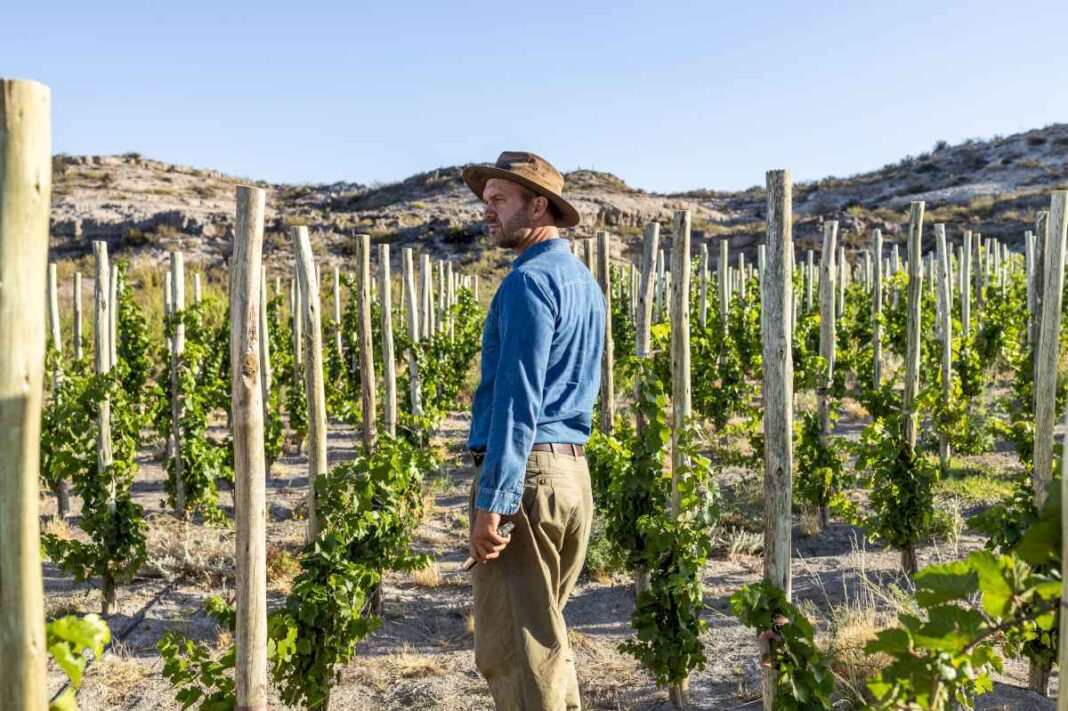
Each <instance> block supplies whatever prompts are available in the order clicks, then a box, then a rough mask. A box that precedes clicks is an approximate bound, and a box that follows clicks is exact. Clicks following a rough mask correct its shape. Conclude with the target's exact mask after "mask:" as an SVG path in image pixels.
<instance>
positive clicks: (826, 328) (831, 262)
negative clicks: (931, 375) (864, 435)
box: [809, 220, 838, 530]
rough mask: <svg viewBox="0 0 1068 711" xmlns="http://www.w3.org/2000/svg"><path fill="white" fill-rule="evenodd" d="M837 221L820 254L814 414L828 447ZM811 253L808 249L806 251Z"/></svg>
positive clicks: (826, 226)
mask: <svg viewBox="0 0 1068 711" xmlns="http://www.w3.org/2000/svg"><path fill="white" fill-rule="evenodd" d="M837 241H838V221H837V220H828V221H827V222H824V223H823V250H822V251H821V253H820V357H821V358H823V360H824V362H825V363H826V364H827V366H826V368H824V369H823V370H822V371H820V374H819V382H818V385H817V388H816V394H817V398H816V416H817V418H818V420H819V424H820V435H819V436H820V446H822V447H829V446H830V443H831V442H830V440H831V391H832V390H833V389H834V346H835V318H834V302H835V291H836V289H835V274H836V273H837V272H838V269H837V266H836V265H835V252H836V251H837V249H836V243H837ZM809 254H811V252H810V253H809ZM828 513H829V512H828V510H827V507H826V506H822V507H820V530H823V529H825V528H827V520H828V517H829V516H828Z"/></svg>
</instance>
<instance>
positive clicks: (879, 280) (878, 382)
mask: <svg viewBox="0 0 1068 711" xmlns="http://www.w3.org/2000/svg"><path fill="white" fill-rule="evenodd" d="M872 254H873V255H874V258H873V259H872V266H873V268H874V271H873V273H872V302H871V352H872V368H873V369H874V370H873V373H872V384H873V386H874V387H875V389H876V390H878V389H879V388H881V387H882V385H883V231H882V230H878V229H877V230H875V232H874V233H873V234H872Z"/></svg>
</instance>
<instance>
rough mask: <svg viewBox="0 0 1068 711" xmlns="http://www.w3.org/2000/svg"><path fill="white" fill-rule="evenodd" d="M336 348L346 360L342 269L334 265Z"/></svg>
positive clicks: (339, 355)
mask: <svg viewBox="0 0 1068 711" xmlns="http://www.w3.org/2000/svg"><path fill="white" fill-rule="evenodd" d="M334 348H336V349H337V355H338V358H339V359H340V360H341V361H342V362H344V360H345V349H344V348H343V347H342V345H341V270H339V269H338V268H337V267H334Z"/></svg>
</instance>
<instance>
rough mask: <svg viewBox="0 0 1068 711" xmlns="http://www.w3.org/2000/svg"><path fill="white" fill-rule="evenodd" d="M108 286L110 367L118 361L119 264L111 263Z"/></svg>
mask: <svg viewBox="0 0 1068 711" xmlns="http://www.w3.org/2000/svg"><path fill="white" fill-rule="evenodd" d="M108 288H109V289H111V293H110V295H109V297H108V303H109V304H111V308H110V309H109V310H108V330H109V331H110V334H109V335H108V347H109V348H111V355H110V362H111V365H112V367H114V365H115V364H116V363H117V362H118V361H119V265H117V264H114V263H112V265H111V276H110V278H109V280H108Z"/></svg>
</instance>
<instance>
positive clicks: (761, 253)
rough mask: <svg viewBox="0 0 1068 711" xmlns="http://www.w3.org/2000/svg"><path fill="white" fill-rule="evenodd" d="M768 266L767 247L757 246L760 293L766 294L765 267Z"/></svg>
mask: <svg viewBox="0 0 1068 711" xmlns="http://www.w3.org/2000/svg"><path fill="white" fill-rule="evenodd" d="M766 264H767V245H763V244H760V245H757V276H758V277H759V278H760V293H761V294H763V293H764V267H765V265H766Z"/></svg>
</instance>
